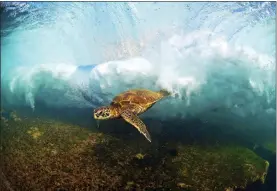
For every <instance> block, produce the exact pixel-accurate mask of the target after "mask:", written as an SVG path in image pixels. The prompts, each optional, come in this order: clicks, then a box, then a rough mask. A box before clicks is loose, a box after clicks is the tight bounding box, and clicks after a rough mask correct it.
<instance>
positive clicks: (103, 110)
mask: <svg viewBox="0 0 277 191" xmlns="http://www.w3.org/2000/svg"><path fill="white" fill-rule="evenodd" d="M113 113H114V112H113V108H111V107H110V106H103V107H99V108H97V109H95V110H94V111H93V116H94V119H98V120H105V119H110V118H113Z"/></svg>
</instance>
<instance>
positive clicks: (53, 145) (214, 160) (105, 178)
mask: <svg viewBox="0 0 277 191" xmlns="http://www.w3.org/2000/svg"><path fill="white" fill-rule="evenodd" d="M13 116H16V117H11V118H10V119H5V120H1V131H2V147H1V159H2V161H3V166H2V171H3V176H2V175H1V176H0V177H1V179H2V181H3V180H4V179H6V182H7V183H8V184H6V185H9V186H10V187H11V189H14V190H18V189H19V188H20V189H21V190H41V189H47V190H82V189H83V190H84V189H85V190H86V189H87V190H96V191H97V190H132V189H136V190H147V189H150V190H151V189H152V190H153V189H164V190H167V189H173V190H192V191H194V190H201V191H204V190H207V191H209V190H213V191H217V190H232V189H236V188H245V187H246V186H247V184H251V183H253V182H255V181H257V180H260V181H261V182H264V180H265V178H266V174H267V169H268V166H269V163H268V162H267V161H265V160H264V159H262V158H261V157H259V156H258V155H256V154H255V153H254V152H253V151H251V150H249V149H248V148H245V147H243V146H240V145H235V144H234V145H230V144H228V145H227V144H226V145H217V146H214V145H207V146H203V145H198V144H195V143H192V144H183V143H178V142H172V141H170V142H165V143H162V144H155V142H154V143H153V144H150V143H148V142H147V141H145V140H144V139H139V140H125V139H118V138H116V137H113V136H111V135H107V134H103V133H99V132H92V131H90V130H88V129H85V128H81V127H79V126H76V125H71V124H66V123H63V122H59V121H53V120H49V119H41V118H24V117H21V118H19V117H18V116H17V115H15V113H13ZM3 118H4V117H3ZM15 119H16V120H15ZM18 119H20V120H18ZM6 120H7V121H8V122H6ZM138 136H139V135H138ZM6 189H8V188H6Z"/></svg>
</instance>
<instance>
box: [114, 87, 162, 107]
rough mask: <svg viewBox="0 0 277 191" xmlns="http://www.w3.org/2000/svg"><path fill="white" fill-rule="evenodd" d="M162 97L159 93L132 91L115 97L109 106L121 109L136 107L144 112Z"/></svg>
mask: <svg viewBox="0 0 277 191" xmlns="http://www.w3.org/2000/svg"><path fill="white" fill-rule="evenodd" d="M162 97H163V95H162V94H161V93H159V92H155V91H151V90H147V89H133V90H128V91H126V92H122V93H120V94H119V95H117V96H116V97H115V98H114V99H113V101H112V102H111V105H117V106H120V107H122V108H128V107H131V106H133V107H136V106H138V107H140V108H141V110H143V111H145V110H146V109H148V108H149V107H151V106H152V105H153V104H154V103H156V102H157V101H158V100H159V99H161V98H162Z"/></svg>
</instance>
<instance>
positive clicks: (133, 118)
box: [121, 110, 151, 142]
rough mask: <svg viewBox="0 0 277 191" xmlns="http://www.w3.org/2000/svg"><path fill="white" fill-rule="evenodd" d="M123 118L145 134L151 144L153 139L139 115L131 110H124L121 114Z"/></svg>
mask: <svg viewBox="0 0 277 191" xmlns="http://www.w3.org/2000/svg"><path fill="white" fill-rule="evenodd" d="M121 117H122V118H123V119H124V120H125V121H127V122H128V123H130V124H131V125H133V126H135V127H136V128H137V129H138V130H139V132H140V133H141V134H143V135H144V136H145V137H146V139H147V140H148V141H150V142H151V137H150V134H149V133H148V131H147V129H146V126H145V124H144V123H143V122H142V121H141V120H140V118H139V117H138V116H137V115H135V114H134V113H133V112H131V111H129V110H124V111H122V112H121Z"/></svg>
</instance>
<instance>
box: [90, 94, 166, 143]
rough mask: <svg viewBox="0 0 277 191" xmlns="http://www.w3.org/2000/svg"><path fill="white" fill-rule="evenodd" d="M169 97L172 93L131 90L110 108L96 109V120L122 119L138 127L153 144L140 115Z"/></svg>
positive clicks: (116, 98)
mask: <svg viewBox="0 0 277 191" xmlns="http://www.w3.org/2000/svg"><path fill="white" fill-rule="evenodd" d="M169 95H170V93H169V92H168V91H166V90H160V91H151V90H147V89H131V90H128V91H125V92H122V93H121V94H119V95H117V96H116V97H114V99H113V101H112V102H111V103H110V105H109V106H103V107H99V108H97V109H95V110H94V119H96V120H105V119H115V118H121V117H122V118H123V119H124V120H125V121H127V122H128V123H130V124H131V125H133V126H134V127H136V128H137V129H138V130H139V132H140V133H142V134H143V135H144V136H145V137H146V139H147V140H148V141H150V142H151V137H150V134H149V133H148V131H147V129H146V126H145V124H144V123H143V122H142V121H141V120H140V119H139V117H138V115H139V114H141V113H144V112H145V111H146V110H148V109H149V108H151V107H152V106H153V105H154V104H155V103H156V102H157V101H159V100H160V99H162V98H164V97H166V96H169Z"/></svg>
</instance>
